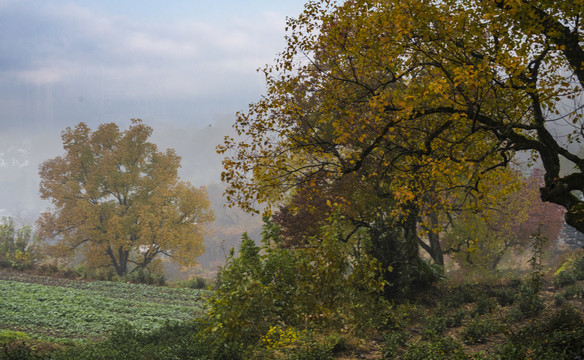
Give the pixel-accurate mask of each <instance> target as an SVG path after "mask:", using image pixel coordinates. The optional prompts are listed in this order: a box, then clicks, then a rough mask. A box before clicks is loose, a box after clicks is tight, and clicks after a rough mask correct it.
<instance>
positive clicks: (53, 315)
mask: <svg viewBox="0 0 584 360" xmlns="http://www.w3.org/2000/svg"><path fill="white" fill-rule="evenodd" d="M4 275H5V276H3V277H2V278H3V279H4V280H0V332H2V329H4V330H12V331H23V332H25V333H27V335H29V336H31V337H33V338H40V339H52V340H73V341H84V340H88V339H95V338H100V337H102V336H104V335H106V334H107V333H108V331H110V330H111V329H113V328H114V327H115V326H116V325H118V324H120V323H129V324H131V325H132V326H133V327H134V328H135V329H137V330H138V331H150V330H154V329H156V328H159V327H160V326H162V325H164V324H165V323H167V322H180V321H185V320H188V319H192V318H193V317H194V316H196V315H197V313H199V312H200V311H201V307H202V301H201V294H202V291H201V290H193V289H184V288H170V287H159V286H149V285H141V284H126V283H115V282H105V281H94V282H86V281H73V280H66V279H52V278H47V277H42V276H31V275H28V276H24V277H23V276H21V275H18V274H16V273H12V274H11V275H10V276H6V274H4ZM11 276H12V277H11Z"/></svg>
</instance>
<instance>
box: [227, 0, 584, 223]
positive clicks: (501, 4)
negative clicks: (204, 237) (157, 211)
mask: <svg viewBox="0 0 584 360" xmlns="http://www.w3.org/2000/svg"><path fill="white" fill-rule="evenodd" d="M583 9H584V3H583V1H582V0H575V1H571V2H567V1H563V2H556V1H547V0H537V1H536V0H533V1H530V0H509V1H497V0H492V1H479V0H462V1H460V0H448V1H431V2H427V1H421V0H410V1H391V0H390V1H375V0H349V1H344V2H342V3H340V4H337V3H336V2H335V1H331V0H321V1H310V2H309V3H308V4H307V5H306V7H305V11H304V12H303V13H302V14H301V15H300V16H299V17H298V18H297V19H290V20H289V21H288V30H289V32H290V34H289V36H288V37H287V39H288V46H287V48H286V49H285V51H284V52H283V53H282V54H281V55H280V57H279V58H278V59H277V60H276V63H275V65H273V66H268V67H266V68H265V69H264V73H265V75H266V79H267V94H266V95H265V96H264V97H263V98H262V99H261V100H260V101H258V102H257V103H255V104H252V105H251V106H250V108H249V111H248V112H246V113H240V114H239V115H238V118H237V122H236V124H235V128H236V130H237V131H238V134H239V135H240V136H241V138H242V139H244V140H243V141H238V140H236V139H234V138H227V139H226V140H225V142H224V144H223V145H222V146H220V147H219V151H220V152H223V153H226V154H227V155H228V156H227V157H226V159H225V160H224V168H225V171H224V172H223V175H222V177H223V180H224V181H226V182H227V183H228V184H229V187H228V189H227V192H226V194H227V196H228V197H229V198H230V199H231V201H233V202H236V203H238V204H239V205H240V206H242V207H245V208H248V209H253V203H254V201H259V202H267V203H276V202H278V201H279V200H281V194H282V193H285V192H287V191H289V190H293V189H295V188H297V187H299V186H300V185H307V186H310V185H311V184H313V183H316V180H319V181H321V182H325V183H329V184H330V183H332V182H335V181H338V180H339V179H341V178H343V177H344V176H347V175H348V174H357V176H358V177H359V178H361V179H362V180H363V181H371V182H372V183H379V184H381V185H382V186H381V187H379V191H378V194H377V195H378V196H389V197H392V198H393V199H394V200H395V201H396V205H397V206H396V207H397V208H398V209H401V210H402V211H403V212H406V213H407V212H409V213H416V212H420V211H427V210H430V208H429V207H428V206H427V205H428V204H433V205H431V208H435V209H436V208H437V209H440V208H444V210H449V209H448V208H449V207H450V206H451V205H449V201H448V198H449V194H448V193H449V192H450V191H451V190H452V189H458V190H460V189H463V188H464V189H465V190H466V191H465V192H464V193H465V195H463V196H462V197H461V198H466V199H467V198H469V196H471V195H472V194H475V195H476V192H477V189H478V188H479V184H480V182H481V181H482V179H483V178H484V177H485V176H487V174H488V173H489V172H490V171H492V169H495V168H497V167H501V166H502V167H505V166H508V165H509V164H510V162H511V161H512V159H513V156H514V154H515V153H516V152H517V151H530V152H532V153H533V156H534V158H535V157H538V158H539V159H540V161H541V162H542V164H543V167H544V169H545V176H544V184H543V186H542V187H541V190H540V193H541V194H540V196H541V199H542V200H543V201H549V202H553V203H556V204H558V205H560V206H562V207H564V208H565V209H566V216H565V219H566V222H567V223H568V224H570V225H572V226H574V227H575V228H577V229H579V230H580V231H582V232H584V202H583V201H582V199H580V198H579V197H578V196H576V195H575V194H574V193H575V192H576V191H582V190H584V174H583V171H584V158H583V157H582V156H579V155H578V154H576V153H574V152H573V151H572V150H571V147H570V143H571V142H574V141H581V140H583V138H584V122H583V120H582V106H581V104H580V102H579V101H580V100H581V96H582V94H583V87H584V50H583V43H582V38H583V30H582V27H581V23H580V19H581V18H582V15H583V14H582V13H583ZM559 124H561V125H565V126H564V127H563V128H560V127H559ZM566 128H567V129H569V131H567V132H566V133H565V134H560V135H559V136H555V134H556V133H558V132H559V131H560V130H565V129H566ZM562 158H563V159H566V160H567V162H569V163H570V166H573V167H575V168H576V169H577V171H576V172H574V173H571V174H570V175H565V176H562V175H561V172H560V170H561V169H560V167H561V166H560V159H562ZM250 175H251V176H250ZM430 188H432V189H433V190H432V191H431V192H430V191H428V189H430ZM428 194H430V195H431V197H432V198H433V200H432V201H430V202H429V203H428V202H426V203H425V199H427V198H428V196H427V195H428ZM424 217H425V214H421V216H419V218H424ZM406 218H407V216H406Z"/></svg>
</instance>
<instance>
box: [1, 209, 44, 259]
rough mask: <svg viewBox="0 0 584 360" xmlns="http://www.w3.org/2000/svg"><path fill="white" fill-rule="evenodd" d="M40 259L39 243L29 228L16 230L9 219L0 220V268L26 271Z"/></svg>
mask: <svg viewBox="0 0 584 360" xmlns="http://www.w3.org/2000/svg"><path fill="white" fill-rule="evenodd" d="M41 258H42V251H41V241H40V239H39V238H38V236H36V234H35V233H34V232H33V231H32V228H31V227H30V226H23V227H21V228H17V226H16V224H15V223H14V220H12V219H11V218H2V219H1V220H0V267H12V268H14V269H18V270H23V269H28V268H31V267H33V266H36V264H38V262H39V260H40V259H41Z"/></svg>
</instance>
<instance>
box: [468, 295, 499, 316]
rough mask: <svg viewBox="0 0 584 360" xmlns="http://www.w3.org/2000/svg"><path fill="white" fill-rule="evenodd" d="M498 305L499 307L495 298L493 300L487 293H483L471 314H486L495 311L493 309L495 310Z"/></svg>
mask: <svg viewBox="0 0 584 360" xmlns="http://www.w3.org/2000/svg"><path fill="white" fill-rule="evenodd" d="M496 307H497V304H496V302H495V300H493V299H492V298H490V297H487V295H486V294H484V293H481V294H480V295H479V296H478V297H477V301H476V304H475V307H474V309H473V310H472V311H471V316H472V317H475V316H482V315H485V314H486V313H490V312H493V310H495V308H496Z"/></svg>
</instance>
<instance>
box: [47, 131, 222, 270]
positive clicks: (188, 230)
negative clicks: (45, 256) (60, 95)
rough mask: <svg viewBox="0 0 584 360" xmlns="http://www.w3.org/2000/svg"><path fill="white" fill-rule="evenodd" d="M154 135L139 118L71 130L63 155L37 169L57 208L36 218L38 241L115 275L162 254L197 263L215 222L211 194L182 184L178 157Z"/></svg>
mask: <svg viewBox="0 0 584 360" xmlns="http://www.w3.org/2000/svg"><path fill="white" fill-rule="evenodd" d="M151 134H152V128H150V127H148V126H146V125H144V124H143V123H142V122H141V120H132V124H131V126H130V127H129V129H127V130H125V131H121V130H120V129H119V128H118V126H117V125H116V124H114V123H109V124H102V125H100V126H99V128H98V129H97V130H96V131H94V132H92V131H91V130H90V129H89V128H88V127H87V125H86V124H84V123H79V124H78V125H77V126H75V127H74V128H67V129H66V130H65V131H64V132H63V134H62V140H63V145H64V149H65V154H64V155H62V156H58V157H56V158H53V159H50V160H47V161H45V162H44V163H43V164H41V166H40V172H39V174H40V177H41V186H40V191H41V197H42V198H43V199H48V200H50V201H51V202H52V205H53V206H52V208H51V209H50V210H49V211H47V212H45V213H43V214H42V216H41V218H40V219H39V225H40V233H41V235H43V236H45V237H51V238H55V239H56V240H57V241H58V243H57V246H58V247H59V249H61V250H62V251H64V252H65V253H73V252H75V250H76V249H82V250H83V251H84V252H85V254H86V259H87V261H88V264H89V265H90V266H91V267H97V266H111V267H113V268H114V269H115V271H116V273H117V274H118V275H125V274H128V273H130V272H132V271H134V270H136V269H141V268H146V267H147V266H148V265H150V264H152V262H153V260H155V259H156V258H157V257H159V256H160V255H167V256H169V257H171V258H172V259H174V260H175V261H177V262H178V263H181V264H184V265H191V264H193V263H194V261H195V258H196V257H197V256H198V255H200V254H201V253H202V252H203V244H202V243H203V234H204V227H205V225H206V224H207V223H209V222H210V221H212V220H213V213H212V211H211V210H210V209H209V202H208V200H207V193H206V190H205V189H204V188H194V187H193V186H192V185H190V184H188V183H186V182H182V181H180V179H179V177H178V174H177V170H178V168H179V166H180V157H179V156H177V155H176V154H175V153H174V151H173V150H166V152H160V151H158V150H157V147H156V145H155V144H153V143H150V142H148V138H149V137H150V135H151Z"/></svg>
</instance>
